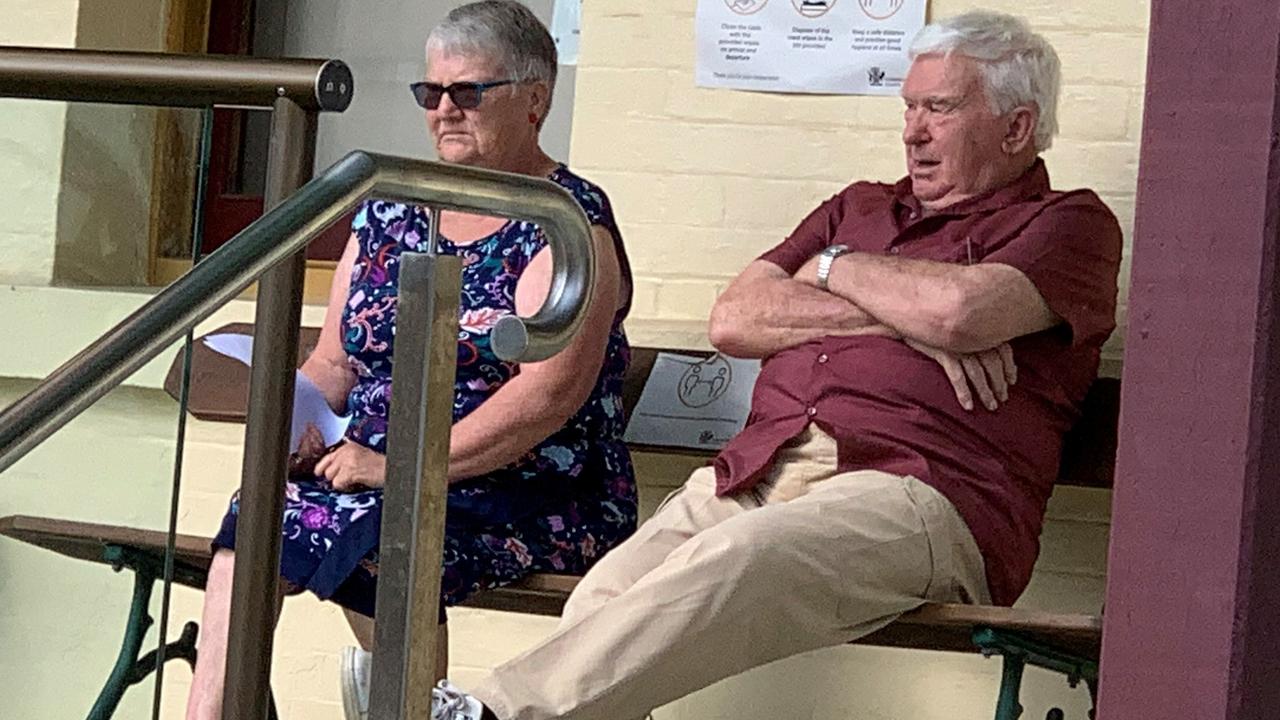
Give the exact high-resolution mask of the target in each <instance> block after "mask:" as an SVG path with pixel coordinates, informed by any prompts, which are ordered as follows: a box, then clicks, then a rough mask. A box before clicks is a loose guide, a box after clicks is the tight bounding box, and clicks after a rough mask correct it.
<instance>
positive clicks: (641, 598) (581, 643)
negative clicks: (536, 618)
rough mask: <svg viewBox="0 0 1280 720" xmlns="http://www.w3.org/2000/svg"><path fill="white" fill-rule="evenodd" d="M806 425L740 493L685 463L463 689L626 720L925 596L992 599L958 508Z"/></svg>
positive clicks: (502, 709)
mask: <svg viewBox="0 0 1280 720" xmlns="http://www.w3.org/2000/svg"><path fill="white" fill-rule="evenodd" d="M835 466H836V447H835V442H834V441H833V440H832V439H831V437H830V436H828V435H826V434H825V433H823V432H821V431H820V430H818V429H817V428H816V427H814V426H812V425H811V426H810V429H809V430H807V431H806V432H805V433H804V434H802V435H801V436H799V437H798V438H796V439H795V440H793V441H792V442H791V443H789V444H788V446H787V447H785V448H783V449H782V450H781V451H780V452H779V456H778V458H777V459H776V460H775V464H774V468H773V470H772V471H771V473H770V476H769V478H768V479H767V480H766V481H765V482H764V483H762V484H761V485H760V486H757V488H755V489H754V490H753V491H752V492H748V493H744V494H742V495H739V496H735V497H716V495H715V474H714V472H713V471H712V470H711V468H702V469H699V470H698V471H696V472H694V473H693V475H692V476H691V477H690V478H689V480H688V482H687V483H686V484H685V485H684V486H683V487H682V488H680V489H679V490H677V491H676V492H674V493H672V494H671V495H670V496H669V497H668V498H667V499H666V500H665V501H664V502H663V504H662V506H661V507H660V508H659V509H658V511H657V512H656V513H655V514H654V517H653V518H652V519H650V520H649V521H648V522H646V523H644V524H643V525H641V527H640V528H639V529H638V530H637V531H636V534H635V535H634V536H633V537H632V538H631V539H629V540H628V541H627V542H625V543H623V544H622V545H621V546H619V547H618V548H616V549H614V550H613V551H612V552H611V553H609V554H608V555H607V556H605V557H604V558H603V559H602V560H601V561H600V562H599V563H598V564H597V565H596V566H595V567H594V568H592V570H591V571H590V572H589V573H587V575H586V577H585V578H584V579H583V580H582V582H581V584H579V585H578V588H577V590H576V591H575V592H574V593H573V595H572V597H570V599H569V602H568V604H567V605H566V607H565V612H564V616H563V618H562V621H561V624H560V626H559V628H558V629H557V630H556V632H555V633H554V634H552V635H551V636H550V637H549V638H547V640H545V641H544V642H542V643H541V644H539V645H538V646H536V647H534V648H533V649H531V650H529V651H528V652H526V653H524V654H523V655H521V656H519V657H517V658H515V659H513V660H511V661H510V662H508V663H505V664H503V665H501V666H499V667H498V668H495V669H494V671H493V673H492V674H491V675H490V676H489V677H488V678H486V679H485V680H484V681H482V682H481V684H480V685H479V686H478V687H475V688H472V689H471V692H472V693H473V694H474V695H475V696H476V697H478V698H479V699H480V700H481V701H482V702H484V704H485V705H487V706H488V707H489V708H490V709H491V710H493V712H494V713H495V714H497V716H498V717H499V718H500V719H501V720H551V718H570V719H573V720H579V719H581V720H597V719H598V720H625V719H627V718H637V717H643V716H644V715H645V713H647V712H648V711H650V710H651V709H653V708H655V707H658V706H660V705H664V704H666V703H668V702H671V701H673V700H676V699H678V698H680V697H683V696H685V695H687V694H689V693H691V692H693V691H695V690H698V689H700V688H703V687H705V686H707V685H710V684H712V683H714V682H716V681H718V680H721V679H723V678H726V677H730V676H732V675H736V674H738V673H740V672H743V671H745V670H748V669H750V668H753V667H757V666H759V665H764V664H766V663H768V662H771V661H773V660H778V659H780V658H784V657H789V656H791V655H795V654H798V653H802V652H806V651H809V650H815V649H818V648H822V647H828V646H833V645H840V644H843V643H846V642H849V641H851V640H854V639H856V638H858V637H861V636H862V635H866V634H868V633H870V632H872V631H874V630H877V629H879V628H881V627H883V626H885V625H887V624H889V623H890V622H892V621H893V620H894V619H895V618H896V617H898V616H899V615H901V614H902V613H904V612H906V611H908V610H911V609H913V608H915V607H918V606H919V605H921V604H922V603H924V602H925V601H937V602H978V603H985V602H989V595H988V592H987V584H986V578H985V575H984V568H983V562H982V556H981V555H980V554H979V552H978V548H977V545H976V544H975V543H974V540H973V536H972V535H971V534H970V533H969V529H968V528H967V527H966V525H965V523H964V521H963V520H962V519H961V518H960V515H959V514H958V513H957V512H956V510H955V508H954V507H953V506H952V505H951V503H950V502H948V501H947V499H946V498H944V497H943V496H942V495H941V494H939V493H938V492H937V491H936V490H934V489H933V488H931V487H929V486H928V485H925V484H924V483H923V482H920V481H919V480H916V479H915V478H912V477H899V476H896V475H890V474H888V473H884V472H879V471H873V470H872V471H859V472H849V473H836V471H835Z"/></svg>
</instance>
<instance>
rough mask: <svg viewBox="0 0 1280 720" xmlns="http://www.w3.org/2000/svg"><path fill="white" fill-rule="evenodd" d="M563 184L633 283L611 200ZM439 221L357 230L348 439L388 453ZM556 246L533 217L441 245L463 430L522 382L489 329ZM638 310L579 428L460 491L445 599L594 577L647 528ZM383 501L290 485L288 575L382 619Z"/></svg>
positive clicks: (568, 179)
mask: <svg viewBox="0 0 1280 720" xmlns="http://www.w3.org/2000/svg"><path fill="white" fill-rule="evenodd" d="M550 179H551V180H553V181H554V182H556V183H558V184H560V185H561V186H562V187H564V188H565V189H567V190H568V191H569V192H570V193H571V194H572V195H573V197H574V198H575V199H576V200H577V201H578V203H579V204H580V205H581V206H582V208H583V210H584V211H585V213H586V215H587V219H588V220H589V221H590V223H591V224H592V225H598V226H601V227H604V228H605V229H607V230H608V231H609V232H610V233H611V234H612V236H613V237H614V239H615V243H616V249H617V255H618V258H619V262H620V264H621V268H622V273H623V277H624V279H625V281H626V285H627V286H628V287H629V286H630V275H629V269H628V266H627V262H626V255H625V253H624V252H623V248H622V245H621V241H620V237H621V236H620V234H619V232H618V228H617V225H616V224H615V222H614V219H613V213H612V210H611V209H610V206H609V202H608V199H607V198H606V196H605V195H604V193H603V192H602V191H601V190H600V189H599V188H597V187H596V186H594V185H592V184H591V183H589V182H587V181H585V180H583V179H582V178H580V177H578V176H577V175H574V174H573V173H571V172H569V170H568V169H566V168H564V167H563V166H561V167H560V168H559V169H557V170H556V171H555V172H554V173H552V175H551V176H550ZM429 220H430V213H429V211H428V210H426V209H425V208H422V207H418V206H413V205H405V204H403V203H393V202H383V201H378V200H372V201H368V202H366V203H365V204H364V205H363V206H362V207H361V208H360V210H359V212H358V213H357V215H356V218H355V221H354V222H353V223H352V230H353V232H354V234H355V236H356V239H357V242H358V243H359V255H358V257H357V259H356V262H355V265H354V268H353V270H352V275H351V288H350V291H349V293H348V299H347V303H346V306H345V308H344V311H343V318H342V330H343V347H344V349H345V350H346V353H347V356H348V361H349V362H350V363H351V366H352V368H353V369H354V370H355V374H356V383H355V386H354V387H353V388H352V390H351V393H350V395H349V396H348V399H347V409H348V411H349V412H350V413H351V416H352V417H351V424H350V426H349V427H348V430H347V440H348V441H350V442H358V443H360V444H362V445H365V446H367V447H369V448H372V449H373V450H376V451H378V452H383V453H385V452H386V442H387V418H388V411H389V407H390V403H391V367H392V350H393V346H394V343H395V316H396V307H397V297H398V292H397V286H398V278H399V268H400V255H401V253H402V252H404V251H424V250H426V249H427V248H426V243H427V242H429V238H430V232H429ZM545 246H546V238H545V236H544V235H543V233H542V231H541V229H539V228H538V227H537V226H536V225H534V224H532V223H528V222H520V221H511V222H508V223H506V224H505V225H504V226H503V227H502V228H501V229H500V230H498V231H497V232H495V233H493V234H491V235H489V236H487V237H485V238H482V239H480V240H478V241H476V242H474V243H468V244H462V245H459V244H454V243H452V242H450V241H449V240H447V239H444V238H442V239H441V240H440V245H439V248H438V252H439V253H440V254H442V255H443V254H451V255H457V256H459V257H461V259H462V263H463V271H462V272H463V276H462V297H461V307H460V310H459V313H460V315H459V332H458V366H457V378H456V381H455V386H454V402H453V419H454V422H457V421H459V420H461V419H462V418H464V417H466V416H467V415H468V414H470V413H471V412H472V411H474V410H475V409H476V408H477V407H479V406H480V405H481V404H482V403H483V402H484V401H485V400H486V399H488V398H489V397H490V396H491V395H492V394H493V393H494V392H496V391H497V390H498V389H499V388H501V387H502V386H503V385H505V384H506V383H507V382H508V381H509V380H511V378H513V377H515V376H516V375H517V374H518V373H519V371H520V369H519V366H518V365H517V364H514V363H509V362H505V361H503V360H500V359H499V358H498V357H497V356H496V355H494V353H493V351H492V348H491V347H490V344H489V333H490V331H491V330H492V329H493V326H494V324H495V323H497V321H498V320H499V319H500V318H502V317H504V316H506V315H509V314H513V313H514V312H515V288H516V283H517V281H518V280H519V278H520V276H521V274H522V273H523V272H524V270H525V268H526V267H528V265H529V262H530V261H531V260H532V259H533V257H534V255H535V254H537V253H538V251H539V250H541V249H543V248H544V247H545ZM625 315H626V308H624V309H623V310H622V311H620V312H619V313H618V314H617V316H616V317H615V319H614V324H613V327H612V329H611V332H610V335H609V340H608V347H607V350H606V352H605V357H604V364H603V367H602V368H601V371H600V374H599V376H598V378H597V381H596V385H595V388H594V389H593V391H592V393H591V396H590V398H589V399H588V401H587V402H586V404H584V405H583V406H582V408H581V409H579V411H578V412H577V413H576V414H575V415H574V416H573V417H572V418H571V419H570V420H569V422H568V423H566V424H565V425H564V426H563V427H562V428H561V429H560V430H558V431H556V432H555V433H554V434H552V435H551V436H550V437H548V438H547V439H546V440H544V441H543V442H541V443H540V444H538V445H537V446H536V447H534V448H532V449H530V450H529V451H528V452H527V453H525V454H524V456H522V457H521V458H520V459H519V460H517V461H516V462H514V463H512V464H511V465H508V466H507V467H504V468H501V469H499V470H497V471H494V472H491V473H489V474H487V475H484V476H481V477H476V478H470V479H468V480H465V481H461V482H456V483H453V484H452V485H451V486H450V489H449V499H448V518H447V522H446V538H445V558H444V568H443V572H444V576H443V584H442V600H443V601H444V604H449V605H452V604H457V603H459V602H461V601H463V600H464V599H465V598H466V597H468V596H469V595H471V594H472V593H474V592H476V591H478V590H481V589H484V588H488V587H493V586H497V585H502V584H506V583H510V582H513V581H515V580H517V579H519V578H520V577H523V576H524V575H527V574H529V573H532V572H563V573H573V574H579V573H582V572H585V571H586V569H587V568H588V567H589V566H590V565H591V564H592V562H594V560H595V559H597V558H598V557H599V556H600V555H601V554H603V553H604V552H605V551H606V550H608V549H609V548H611V547H613V546H615V545H617V544H618V543H620V542H621V541H622V540H624V539H625V538H626V537H627V536H628V535H629V534H630V533H631V532H632V531H633V530H634V529H635V521H636V491H635V480H634V474H633V471H632V467H631V459H630V456H629V454H628V452H627V449H626V446H625V445H624V443H623V441H622V432H623V429H624V427H625V418H624V417H623V408H622V377H623V374H624V373H625V372H626V369H627V365H628V363H629V361H630V349H629V346H628V344H627V340H626V336H625V334H624V333H623V330H622V325H621V323H622V320H623V318H624V317H625ZM382 500H383V494H382V491H381V490H380V489H378V490H368V491H363V492H355V493H340V492H336V491H334V490H333V489H332V488H331V487H330V486H329V484H328V482H327V481H326V480H325V479H324V478H322V477H313V478H303V479H300V480H296V479H295V480H291V481H288V482H287V483H286V485H285V505H286V508H285V513H284V530H283V533H284V535H283V550H282V557H281V572H282V574H283V576H284V578H285V580H286V581H287V582H288V583H289V584H290V585H291V586H292V587H293V588H294V589H298V590H300V589H303V588H305V589H308V590H311V591H312V592H314V593H316V594H317V595H319V596H320V597H322V598H328V599H332V600H334V601H335V602H338V603H339V604H341V605H344V606H346V607H349V608H351V609H353V610H356V611H358V612H363V613H365V614H367V615H372V614H373V604H374V589H375V586H376V579H377V567H378V549H377V546H378V533H379V530H380V528H381V517H382ZM238 514H239V502H238V498H233V500H232V503H231V509H230V511H229V512H228V513H227V515H226V517H225V518H224V520H223V525H222V530H221V532H220V533H219V534H218V536H217V538H215V540H214V544H215V546H218V547H228V548H230V547H234V541H235V521H236V518H237V516H238ZM442 612H443V611H442Z"/></svg>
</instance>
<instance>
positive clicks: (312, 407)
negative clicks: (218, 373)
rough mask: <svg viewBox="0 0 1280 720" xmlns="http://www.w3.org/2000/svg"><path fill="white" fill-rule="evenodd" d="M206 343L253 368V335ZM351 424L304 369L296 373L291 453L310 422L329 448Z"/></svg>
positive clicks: (229, 335) (212, 338)
mask: <svg viewBox="0 0 1280 720" xmlns="http://www.w3.org/2000/svg"><path fill="white" fill-rule="evenodd" d="M204 344H205V345H207V346H208V347H209V349H210V350H213V351H214V352H217V353H220V354H222V355H226V356H227V357H229V358H234V359H236V360H239V361H240V362H242V363H244V364H245V365H250V364H251V362H252V359H253V337H252V336H250V335H242V334H240V333H220V334H218V335H209V336H207V337H206V338H205V339H204ZM350 422H351V416H349V415H347V416H342V415H338V414H337V413H335V412H334V411H333V409H332V408H330V407H329V402H328V401H327V400H325V399H324V393H323V392H321V391H320V388H318V387H316V385H315V383H313V382H311V378H309V377H307V376H306V375H303V374H302V371H301V370H297V371H295V372H294V386H293V424H292V426H291V427H290V432H289V452H294V451H296V450H297V449H298V442H299V441H300V440H301V439H302V433H303V432H304V431H305V430H306V429H307V424H308V423H310V424H312V425H315V426H316V428H317V429H318V430H319V431H320V434H321V435H324V442H325V445H333V444H335V443H337V442H338V441H339V440H341V439H342V435H343V433H345V432H346V431H347V425H348V424H349V423H350Z"/></svg>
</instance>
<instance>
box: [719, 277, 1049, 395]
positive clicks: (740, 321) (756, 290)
mask: <svg viewBox="0 0 1280 720" xmlns="http://www.w3.org/2000/svg"><path fill="white" fill-rule="evenodd" d="M828 288H829V289H828V290H821V289H819V288H818V287H817V262H816V259H811V260H810V261H809V262H807V263H805V264H804V265H803V266H802V267H801V268H800V269H799V270H798V271H796V273H795V274H794V275H791V274H788V273H787V271H786V270H784V269H783V268H781V267H779V266H778V265H775V264H773V263H772V262H769V261H767V260H756V261H755V262H753V263H751V264H750V265H749V266H747V269H746V270H744V271H743V272H742V274H741V275H739V276H738V277H737V278H736V279H735V280H734V281H733V283H732V284H730V285H729V287H728V288H727V289H726V290H725V292H724V293H723V294H721V296H720V298H719V299H718V300H717V301H716V305H715V308H714V309H713V310H712V313H711V326H710V334H711V342H712V344H713V345H715V346H716V348H718V349H720V350H721V351H723V352H725V353H727V354H729V355H735V356H738V357H768V356H769V355H772V354H774V353H776V352H779V351H781V350H784V349H786V348H789V347H794V346H796V345H799V344H802V343H805V342H808V341H810V340H815V339H818V338H821V337H826V336H830V335H881V336H885V337H892V338H897V339H901V340H902V341H903V342H905V343H906V344H908V345H910V346H911V347H913V348H915V349H916V350H918V351H920V352H921V353H924V354H925V355H927V356H929V357H931V358H933V359H934V360H935V361H937V362H938V363H939V364H940V365H941V366H942V368H943V370H944V371H945V372H946V373H947V376H948V378H949V379H950V380H951V384H952V386H953V387H954V388H955V390H956V396H957V399H958V400H959V401H960V403H961V405H963V406H964V407H965V408H966V409H971V408H972V407H973V397H972V393H971V392H970V385H972V386H973V387H972V389H973V391H976V392H977V394H978V398H979V399H980V400H981V401H982V404H983V405H984V406H986V407H987V408H988V409H990V410H994V409H995V408H996V406H997V404H998V402H1003V401H1004V400H1006V399H1007V398H1008V385H1009V384H1012V383H1013V382H1016V379H1017V373H1016V368H1015V366H1014V364H1013V355H1012V352H1011V351H1010V350H1009V346H1008V342H1009V341H1010V340H1012V339H1014V338H1016V337H1020V336H1022V335H1029V334H1031V333H1035V332H1039V331H1041V330H1046V329H1048V328H1051V327H1053V326H1055V325H1057V324H1058V323H1060V322H1061V318H1059V317H1058V316H1057V315H1056V314H1054V312H1053V311H1052V310H1050V308H1049V306H1048V304H1047V303H1046V302H1045V300H1044V298H1043V297H1042V296H1041V295H1040V292H1039V291H1038V290H1037V289H1036V287H1035V286H1034V285H1033V284H1032V283H1031V281H1030V280H1029V279H1028V278H1027V276H1026V275H1024V274H1023V273H1022V272H1021V271H1019V270H1018V269H1016V268H1014V267H1012V266H1009V265H1004V264H1001V263H994V262H993V263H980V264H977V265H955V264H951V263H943V262H935V261H930V260H913V259H906V258H899V257H886V256H881V255H873V254H868V253H850V254H848V255H844V256H841V257H839V258H837V259H836V261H835V262H834V263H833V265H832V268H831V274H830V279H829V282H828Z"/></svg>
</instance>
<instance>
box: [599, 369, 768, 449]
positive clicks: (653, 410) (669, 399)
mask: <svg viewBox="0 0 1280 720" xmlns="http://www.w3.org/2000/svg"><path fill="white" fill-rule="evenodd" d="M759 374H760V361H759V360H740V359H738V358H731V357H726V356H724V355H719V354H717V355H712V356H711V357H709V358H700V357H695V356H692V355H677V354H674V353H659V354H658V357H657V359H656V360H655V361H654V363H653V370H652V371H651V372H650V373H649V379H648V381H647V382H645V385H644V390H643V391H641V393H640V400H639V402H637V403H636V407H635V410H634V411H633V412H632V417H631V421H630V422H629V423H628V424H627V432H626V435H625V436H624V437H625V439H626V441H627V442H629V443H638V444H641V445H667V446H676V447H689V448H703V449H710V450H715V449H719V448H720V447H722V446H723V445H724V444H725V443H726V442H728V441H729V439H730V438H732V437H733V436H734V435H736V434H737V433H738V432H739V431H741V430H742V428H743V426H745V425H746V423H747V415H748V413H750V412H751V392H752V390H753V389H754V388H755V385H756V377H757V376H758V375H759Z"/></svg>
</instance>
